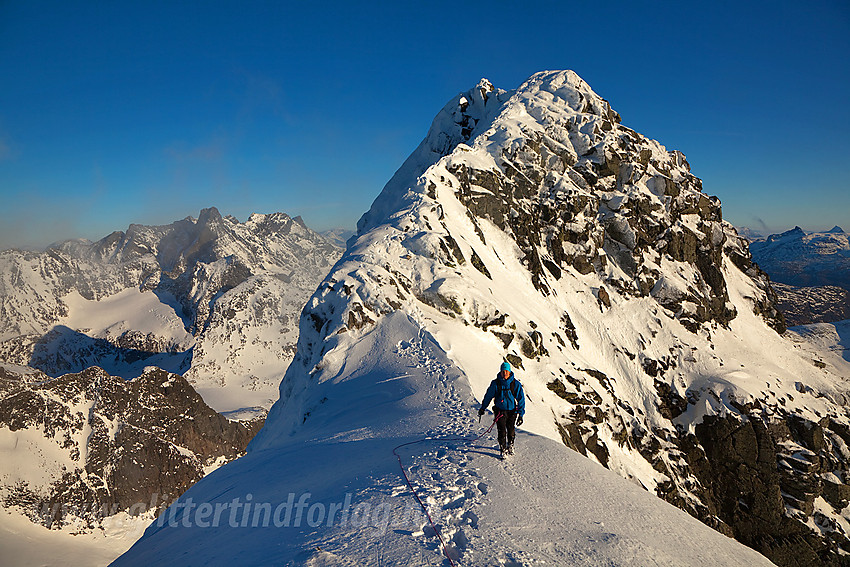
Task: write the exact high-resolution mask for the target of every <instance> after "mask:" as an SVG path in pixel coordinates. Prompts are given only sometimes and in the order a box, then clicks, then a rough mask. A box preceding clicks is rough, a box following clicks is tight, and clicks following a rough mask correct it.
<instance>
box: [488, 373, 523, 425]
mask: <svg viewBox="0 0 850 567" xmlns="http://www.w3.org/2000/svg"><path fill="white" fill-rule="evenodd" d="M514 392H516V394H514ZM493 399H495V401H494V402H493V408H494V409H495V410H507V411H510V410H513V409H515V410H517V415H525V394H524V393H523V391H522V384H520V382H519V380H517V379H516V378H514V373H513V372H511V375H510V376H508V379H507V380H502V377H501V375H497V376H496V379H495V380H493V381H492V382H490V387H489V388H487V393H486V394H484V401H483V402H481V407H482V408H484V409H487V406H489V405H490V400H493Z"/></svg>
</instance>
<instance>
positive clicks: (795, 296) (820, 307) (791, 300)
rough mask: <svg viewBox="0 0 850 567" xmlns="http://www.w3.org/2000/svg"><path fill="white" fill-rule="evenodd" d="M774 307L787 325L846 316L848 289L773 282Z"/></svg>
mask: <svg viewBox="0 0 850 567" xmlns="http://www.w3.org/2000/svg"><path fill="white" fill-rule="evenodd" d="M773 288H774V289H775V290H776V295H777V299H778V302H777V304H776V305H777V308H778V309H779V310H780V311H781V312H782V314H783V316H784V317H785V321H786V323H787V324H788V326H789V327H793V326H796V325H809V324H811V323H834V322H836V321H845V320H847V319H850V291H848V290H846V289H844V288H840V287H835V286H821V287H797V286H792V285H786V284H781V283H774V284H773Z"/></svg>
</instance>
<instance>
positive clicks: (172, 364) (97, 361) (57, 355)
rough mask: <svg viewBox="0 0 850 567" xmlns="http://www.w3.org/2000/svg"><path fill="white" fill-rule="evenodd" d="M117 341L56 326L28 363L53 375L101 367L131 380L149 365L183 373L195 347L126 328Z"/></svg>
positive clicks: (33, 352) (37, 343)
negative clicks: (178, 346)
mask: <svg viewBox="0 0 850 567" xmlns="http://www.w3.org/2000/svg"><path fill="white" fill-rule="evenodd" d="M114 341H115V343H117V344H114V343H113V342H111V341H108V340H106V339H101V338H94V337H90V336H88V335H86V334H85V333H81V332H80V331H75V330H74V329H71V328H69V327H66V326H64V325H57V326H55V327H53V328H52V329H51V330H50V331H48V332H47V333H45V334H44V335H43V336H42V337H41V338H40V339H39V340H38V341H37V342H36V344H35V346H34V347H33V351H32V355H31V356H30V360H29V362H28V366H30V367H32V368H36V369H38V370H41V371H42V372H44V373H45V374H47V375H48V376H52V377H54V378H55V377H58V376H62V375H64V374H68V373H72V372H82V371H83V370H85V369H86V368H89V367H91V366H98V367H100V368H103V369H104V370H106V371H107V372H109V373H110V374H112V375H113V376H120V377H121V378H124V379H125V380H131V379H133V378H138V377H139V376H141V375H142V374H143V371H144V369H145V367H146V366H157V367H159V368H162V369H163V370H167V371H169V372H173V373H175V374H183V373H184V372H185V371H186V370H188V369H189V368H190V367H191V365H192V355H193V349H192V348H190V349H188V350H184V351H178V350H176V349H174V348H172V347H171V346H170V345H168V344H166V343H165V341H163V340H162V339H160V338H157V337H155V336H154V335H151V334H144V333H140V332H138V331H126V332H124V333H122V334H121V335H120V336H118V337H117V338H116V339H114Z"/></svg>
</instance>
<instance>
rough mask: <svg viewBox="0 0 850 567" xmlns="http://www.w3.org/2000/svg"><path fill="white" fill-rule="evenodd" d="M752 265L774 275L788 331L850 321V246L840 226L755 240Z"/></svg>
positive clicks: (752, 245) (751, 247) (773, 235)
mask: <svg viewBox="0 0 850 567" xmlns="http://www.w3.org/2000/svg"><path fill="white" fill-rule="evenodd" d="M750 252H751V253H752V256H753V261H754V262H756V263H757V264H758V265H759V266H760V267H761V268H762V269H763V270H764V271H765V272H767V273H768V275H770V278H771V280H772V281H773V282H774V289H775V290H776V293H777V296H778V298H779V303H778V306H779V308H780V310H781V311H782V313H783V314H784V315H785V319H786V322H787V324H788V325H791V326H793V325H805V324H809V323H830V322H836V321H841V320H844V319H849V318H850V243H848V235H847V233H845V232H844V231H843V230H842V229H841V228H840V227H838V226H836V227H834V228H833V229H832V230H829V231H826V232H806V231H804V230H803V229H801V228H800V227H799V226H797V227H794V228H793V229H791V230H789V231H786V232H783V233H781V234H771V235H769V236H766V237H765V236H758V237H755V238H751V242H750Z"/></svg>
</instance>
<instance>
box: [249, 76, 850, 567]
mask: <svg viewBox="0 0 850 567" xmlns="http://www.w3.org/2000/svg"><path fill="white" fill-rule="evenodd" d="M776 301H777V298H776V294H775V292H774V290H773V289H772V288H771V286H770V283H769V279H768V277H767V275H766V274H765V273H764V272H763V271H762V270H761V269H760V268H759V266H758V265H756V264H755V263H753V261H752V257H751V255H750V252H749V248H748V243H747V241H746V240H745V239H744V238H742V237H740V236H739V235H738V234H737V233H736V231H735V229H734V227H732V226H731V225H730V224H729V223H727V222H726V221H724V220H723V218H722V211H721V204H720V202H719V200H718V199H717V198H716V197H712V196H711V195H709V194H706V193H705V192H703V188H702V183H701V181H700V179H699V178H697V177H696V176H695V175H694V174H693V173H692V172H691V171H690V166H689V164H688V162H687V160H686V158H685V156H684V155H683V154H682V153H681V152H679V151H676V150H667V149H666V148H665V147H664V146H662V145H661V144H660V143H658V142H656V141H654V140H650V139H648V138H646V137H644V136H642V135H641V134H639V133H637V132H635V131H634V130H632V129H630V128H628V127H627V126H625V125H623V124H622V122H621V118H620V116H619V115H618V113H617V112H615V111H614V110H613V109H612V108H611V105H610V104H609V103H608V102H607V101H606V100H604V99H603V98H602V97H600V96H598V95H597V94H596V93H595V92H593V90H592V89H591V88H590V86H589V85H588V84H587V83H586V82H584V81H583V80H582V79H581V78H580V77H578V76H577V75H576V74H575V73H573V72H571V71H563V72H561V71H558V72H541V73H538V74H535V75H533V76H532V77H531V78H529V79H528V80H527V81H526V82H525V83H523V85H521V86H520V87H519V88H518V89H517V90H515V91H504V90H500V89H497V88H495V87H494V86H493V85H492V84H490V82H489V81H487V80H482V81H481V82H480V83H479V84H478V85H477V86H475V87H474V88H473V89H471V90H469V91H467V92H464V93H461V94H459V95H458V96H456V97H455V98H454V99H452V100H451V101H450V102H449V103H448V104H447V105H446V106H445V107H444V108H443V110H442V111H441V112H440V113H439V114H438V115H437V117H436V118H435V120H434V123H433V125H432V127H431V130H430V131H429V133H428V135H427V136H426V138H425V139H424V140H423V142H422V143H421V144H420V146H419V147H418V148H417V149H416V151H415V152H414V153H413V154H412V155H411V156H410V158H408V160H407V161H406V162H405V163H404V164H403V165H402V167H401V168H400V169H399V170H398V172H397V173H396V174H395V176H394V177H393V178H392V179H391V180H390V182H389V183H388V184H387V185H386V187H385V188H384V190H383V192H382V193H381V194H380V196H379V197H378V198H377V199H376V201H375V202H374V204H373V205H372V208H371V209H370V211H369V212H367V213H366V214H365V215H364V216H363V217H362V219H361V220H360V222H359V224H358V235H357V236H356V238H355V239H354V240H352V241H351V242H350V245H349V248H348V250H347V252H346V254H345V255H344V256H343V258H342V260H341V261H340V262H339V263H338V264H337V266H336V267H335V269H334V270H333V271H332V272H331V274H330V275H329V276H328V277H327V278H326V279H325V281H324V282H323V283H322V284H321V286H320V287H319V289H318V290H317V291H316V293H315V295H314V296H313V298H312V299H311V300H310V302H309V303H308V306H307V308H306V309H305V311H304V313H303V315H302V321H301V333H300V337H299V344H298V352H297V354H296V358H295V361H294V363H293V365H292V366H291V367H290V369H289V370H288V372H287V375H286V377H285V379H284V381H283V383H282V384H281V399H280V401H279V402H278V403H277V404H276V405H275V407H274V408H273V410H272V412H271V414H270V418H269V421H268V422H267V426H266V428H265V429H264V431H263V432H261V434H260V435H259V437H258V439H257V441H256V442H255V445H254V446H255V447H257V448H258V449H260V448H263V447H268V446H270V445H269V444H270V443H272V442H271V441H270V440H271V439H272V438H275V439H276V438H278V436H280V435H282V432H285V431H290V432H294V431H299V430H301V429H303V428H309V427H310V423H311V421H312V420H315V419H319V418H317V417H316V415H317V413H320V412H321V409H322V404H324V403H325V402H327V400H328V399H329V398H332V397H333V392H334V390H333V388H332V387H327V388H323V387H319V386H318V384H323V383H324V382H325V381H330V382H333V383H336V382H337V381H339V380H342V378H340V376H345V375H347V372H349V370H347V369H348V368H349V367H350V366H352V365H354V364H355V363H354V362H352V357H356V355H355V354H354V353H355V352H356V346H355V345H356V344H357V341H358V340H359V339H358V337H361V336H363V335H369V334H372V333H380V332H382V331H381V329H382V321H383V320H384V319H385V318H386V317H387V316H388V314H390V313H393V312H397V311H401V312H404V313H407V314H408V315H409V316H410V317H411V318H412V319H413V320H415V321H416V322H417V324H418V325H420V329H421V331H420V332H421V333H422V334H424V335H426V336H429V337H432V338H433V340H434V341H435V342H436V343H437V344H438V345H440V347H441V348H442V349H443V350H444V351H445V352H446V353H449V356H450V357H451V359H452V360H453V363H454V364H455V365H456V367H457V369H458V371H459V372H460V373H461V374H462V375H464V376H465V377H466V378H467V379H468V380H469V381H470V382H471V385H472V389H473V391H474V392H475V394H476V395H477V396H478V398H479V399H480V398H481V397H482V396H483V392H484V389H485V388H486V385H487V384H488V383H489V380H490V378H491V377H492V373H493V372H494V371H495V369H496V368H497V367H498V364H499V362H500V361H502V360H507V361H509V362H510V363H511V364H513V365H514V367H515V368H516V369H517V372H518V375H519V376H520V378H521V379H522V381H523V384H524V385H525V387H526V391H527V393H528V395H529V408H530V409H529V414H530V415H529V418H528V419H527V420H526V422H527V425H526V427H528V428H529V429H530V430H532V431H534V432H535V433H538V434H540V435H544V436H548V437H550V438H553V439H559V440H560V441H562V442H563V443H564V444H565V445H567V446H568V447H571V448H573V449H575V450H576V451H578V452H580V453H582V454H584V455H586V456H587V457H588V458H590V459H592V460H595V461H597V462H599V463H601V464H602V465H604V466H606V467H608V468H610V469H611V470H613V471H616V472H618V473H619V474H620V475H622V476H623V477H625V478H628V479H630V480H632V481H633V482H635V483H637V484H639V485H641V486H643V487H644V488H645V489H646V490H648V491H650V492H652V493H654V494H656V495H657V496H658V497H660V498H663V499H665V500H667V501H668V502H670V503H673V504H675V505H676V506H678V507H680V508H682V509H684V510H686V511H688V512H689V513H690V514H692V515H693V516H695V517H697V518H699V519H701V520H702V521H703V522H705V523H706V524H708V525H710V526H712V527H714V528H715V529H717V530H719V531H721V532H722V533H724V534H727V535H730V536H732V537H734V538H736V539H738V540H739V541H741V542H743V543H745V544H746V545H748V546H750V547H752V548H754V549H756V550H758V551H759V552H761V553H763V554H764V555H766V556H767V557H768V558H770V559H771V560H772V561H774V562H775V563H777V564H780V565H824V564H829V565H837V564H841V562H842V561H843V557H844V556H845V554H846V553H848V552H850V540H848V536H850V532H848V529H847V525H848V524H847V522H848V518H847V517H846V516H845V515H844V514H845V510H846V507H847V505H848V499H847V498H848V496H850V484H848V482H850V469H849V468H848V467H850V460H848V456H847V452H846V446H847V443H848V442H850V436H848V432H850V419H848V412H847V405H846V404H847V402H848V400H850V398H848V396H847V394H848V377H850V372H848V370H850V369H848V366H847V362H846V361H845V360H843V359H841V358H840V357H834V358H830V359H829V360H827V361H825V360H822V359H821V357H820V355H818V354H816V353H813V352H812V351H811V350H806V348H805V347H803V346H800V345H795V344H794V343H793V342H792V341H791V340H790V339H788V338H786V337H784V336H783V335H782V334H783V333H784V332H785V322H784V320H783V317H782V315H781V313H780V312H779V311H778V310H777V307H776ZM463 345H467V346H466V347H464V346H463ZM468 345H474V346H468ZM343 361H345V362H343ZM272 444H273V443H272Z"/></svg>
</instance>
